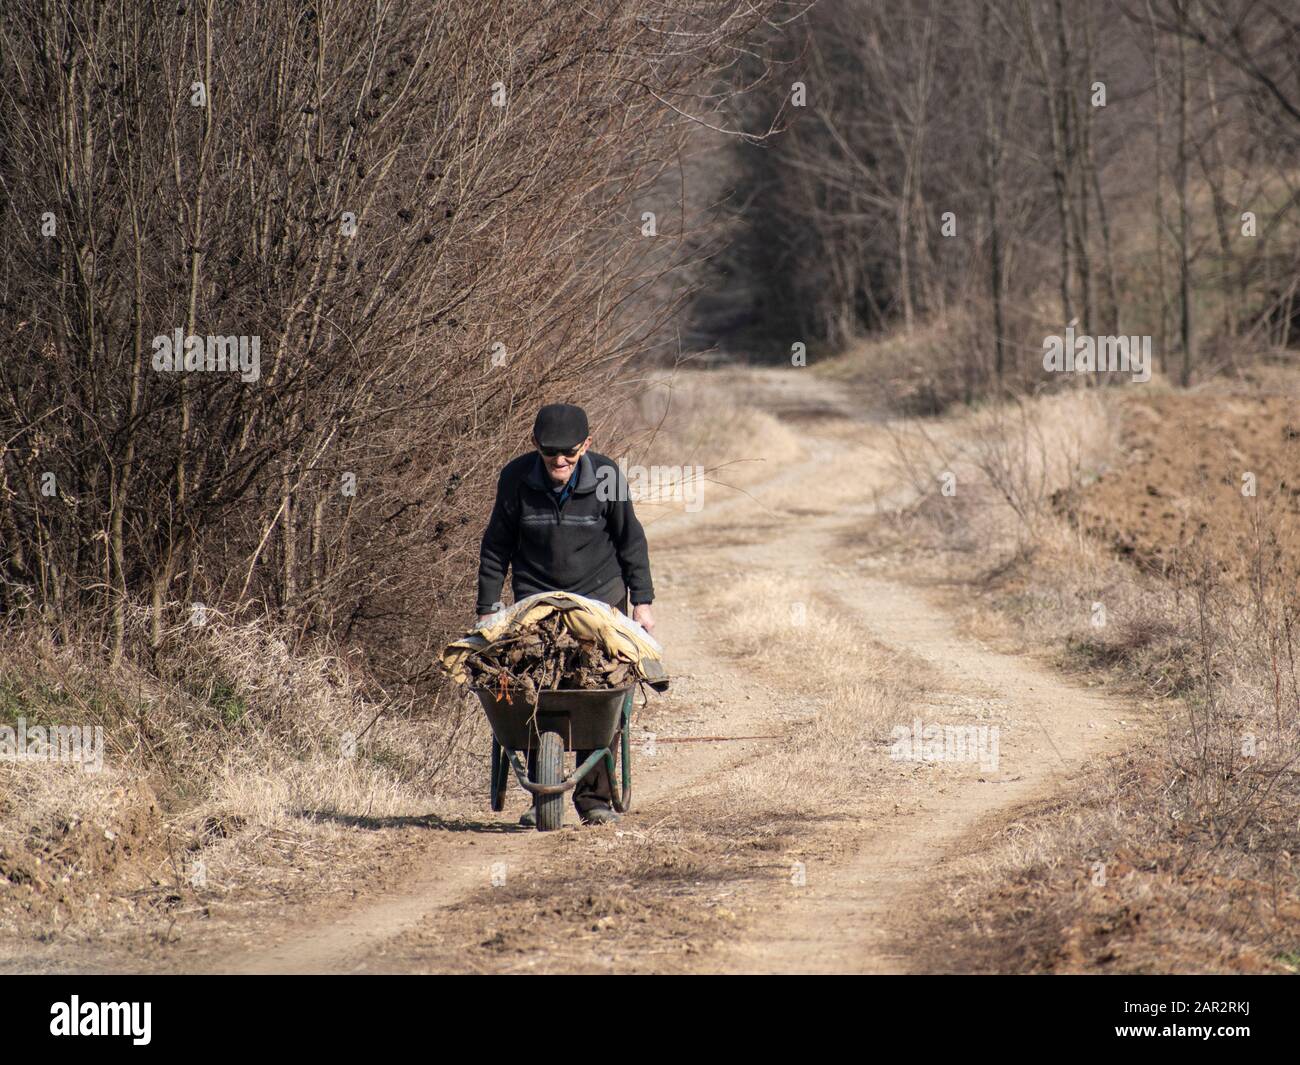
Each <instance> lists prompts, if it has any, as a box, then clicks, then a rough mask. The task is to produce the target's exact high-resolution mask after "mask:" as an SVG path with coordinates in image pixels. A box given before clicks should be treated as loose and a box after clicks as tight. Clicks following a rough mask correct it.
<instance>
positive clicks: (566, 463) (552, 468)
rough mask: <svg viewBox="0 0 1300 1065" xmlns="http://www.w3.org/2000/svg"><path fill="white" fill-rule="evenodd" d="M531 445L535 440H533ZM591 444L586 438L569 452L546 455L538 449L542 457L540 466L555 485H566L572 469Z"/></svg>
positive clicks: (588, 438) (589, 439) (589, 438)
mask: <svg viewBox="0 0 1300 1065" xmlns="http://www.w3.org/2000/svg"><path fill="white" fill-rule="evenodd" d="M533 443H534V444H536V443H537V440H536V439H535V438H534V440H533ZM590 444H591V437H587V439H586V440H584V441H583V442H582V443H581V444H579V445H578V446H577V447H576V448H574V449H573V450H571V451H561V452H560V453H559V454H558V455H557V454H549V455H548V454H547V453H546V452H545V451H542V449H541V447H538V449H537V450H538V452H540V454H541V456H542V465H543V466H545V467H546V472H547V473H549V474H550V475H551V480H552V481H554V482H555V484H557V485H561V484H567V483H568V481H569V478H570V477H572V476H573V467H574V466H576V465H577V464H578V459H580V458H582V456H583V454H584V453H585V452H586V450H587V448H588V447H589V446H590Z"/></svg>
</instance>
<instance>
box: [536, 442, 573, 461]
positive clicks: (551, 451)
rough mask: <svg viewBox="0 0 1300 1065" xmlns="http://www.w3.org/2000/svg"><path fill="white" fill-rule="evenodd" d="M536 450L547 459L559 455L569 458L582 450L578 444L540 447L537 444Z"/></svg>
mask: <svg viewBox="0 0 1300 1065" xmlns="http://www.w3.org/2000/svg"><path fill="white" fill-rule="evenodd" d="M537 450H538V451H540V452H541V453H542V454H543V455H545V456H546V457H547V458H548V459H553V458H558V457H559V456H560V455H563V456H564V457H565V458H566V459H571V458H574V457H575V456H576V455H577V454H578V452H579V451H581V450H582V445H581V444H579V445H578V446H577V447H542V446H541V445H540V444H539V445H538V447H537Z"/></svg>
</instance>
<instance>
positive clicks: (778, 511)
mask: <svg viewBox="0 0 1300 1065" xmlns="http://www.w3.org/2000/svg"><path fill="white" fill-rule="evenodd" d="M781 413H782V415H783V416H785V415H790V414H791V412H790V411H788V410H782V411H781ZM796 414H797V411H796ZM791 416H793V415H791ZM823 417H825V415H824V414H823ZM833 423H834V424H830V423H829V422H816V421H812V422H810V421H808V420H806V419H801V420H800V423H799V424H800V429H801V431H802V432H803V433H804V439H805V442H806V445H807V447H806V453H807V457H806V458H805V459H804V460H803V461H801V462H795V463H791V464H789V465H787V466H786V467H785V468H783V469H780V470H776V471H773V472H772V475H771V476H769V477H768V478H767V479H766V480H764V481H763V482H761V483H759V484H758V485H756V486H752V487H751V488H750V489H749V490H748V492H747V493H745V494H736V495H733V496H731V497H728V498H724V499H722V500H718V501H715V502H714V503H713V504H712V505H711V506H710V507H707V508H705V509H704V510H703V511H701V512H700V513H696V514H688V513H681V514H674V515H670V516H665V517H660V518H658V519H656V520H653V521H650V522H647V530H648V533H649V536H650V539H651V546H652V557H653V558H655V560H656V563H655V564H656V573H657V583H659V585H660V595H659V602H660V603H661V605H662V609H661V611H660V615H661V617H660V628H659V635H660V637H661V639H662V640H663V642H664V644H665V647H666V648H667V651H668V661H669V667H670V671H671V672H672V675H673V677H674V687H673V690H672V692H671V693H670V694H669V696H667V697H664V698H663V702H662V703H661V704H659V705H657V706H656V707H655V711H656V713H655V715H654V721H655V727H656V729H658V730H659V735H660V736H662V737H664V738H671V737H672V736H673V735H674V734H678V735H680V733H681V731H682V730H683V729H685V728H687V727H691V728H696V729H698V730H701V731H704V732H705V733H708V734H725V735H761V734H766V733H768V732H773V733H778V732H779V733H782V734H786V735H788V734H790V732H791V730H793V729H797V728H798V727H800V723H801V722H803V721H807V720H810V719H812V718H814V717H815V715H816V714H817V712H818V706H817V703H816V700H815V699H811V698H809V697H807V696H805V695H804V694H803V693H802V692H800V690H799V685H798V683H797V678H791V679H790V682H789V684H788V685H787V684H786V683H785V682H784V681H778V682H777V683H778V686H779V688H773V686H772V684H771V683H769V682H768V681H767V680H764V679H763V678H762V677H761V676H760V675H759V674H758V673H756V672H755V671H751V670H748V669H746V668H745V666H744V663H743V662H737V661H736V660H735V659H734V658H733V657H731V656H729V655H728V654H726V653H725V652H724V651H723V650H722V648H721V646H720V644H719V642H718V640H717V639H716V634H715V633H713V632H712V631H711V630H710V627H709V625H710V623H709V622H706V620H705V615H706V613H707V610H708V605H709V603H708V588H709V587H710V585H711V583H716V582H718V581H720V580H725V579H727V574H729V573H736V574H741V573H748V574H753V573H767V574H771V575H774V576H775V577H777V578H778V579H789V580H790V581H792V582H793V581H799V582H803V583H805V584H807V585H808V586H810V587H811V588H812V589H813V591H814V593H815V594H816V595H817V596H818V597H819V599H820V600H821V601H822V603H824V604H826V605H828V606H829V607H830V608H831V609H833V610H834V611H835V612H836V614H837V615H839V616H841V617H844V618H847V619H849V620H850V621H851V622H852V624H854V625H855V626H857V627H859V628H860V629H862V630H863V631H864V632H867V633H870V634H871V635H872V637H873V638H875V639H877V640H879V641H881V642H882V643H884V644H886V645H888V646H891V647H895V648H898V649H899V650H901V651H903V652H905V653H907V654H910V655H914V656H918V657H920V658H923V659H925V660H926V661H927V662H929V663H930V666H931V667H932V674H933V676H934V677H935V683H934V685H933V688H932V690H927V691H926V692H925V693H924V700H923V701H924V705H921V706H918V707H917V713H918V716H919V717H921V718H922V719H923V720H924V721H925V722H926V723H932V722H934V723H944V722H945V719H947V720H953V714H952V711H953V708H954V707H962V708H968V707H970V706H974V705H978V707H979V708H980V714H981V715H983V719H986V720H987V721H988V722H989V723H990V724H997V725H998V726H999V728H1000V729H1001V730H1002V731H1003V734H1004V736H1005V739H1004V740H1003V743H1002V746H1001V751H1000V765H999V768H998V771H997V772H993V773H980V772H978V771H977V770H976V768H975V767H970V768H971V772H969V773H965V774H962V773H960V772H957V773H953V772H945V773H944V774H943V775H942V776H941V777H935V778H934V779H933V781H931V780H930V778H928V777H926V776H925V775H924V773H922V774H921V777H920V778H919V779H920V780H921V784H920V792H921V795H920V799H919V801H917V802H914V803H912V805H911V808H910V809H908V810H907V811H904V812H903V813H901V814H898V815H897V816H893V817H889V818H883V819H882V818H881V817H880V816H879V813H880V810H881V809H882V808H883V806H884V805H885V804H887V803H888V801H889V800H890V799H891V797H892V795H891V793H888V789H886V791H885V792H883V793H879V794H872V795H868V796H863V797H862V802H861V803H860V804H858V803H852V804H850V805H851V806H853V807H854V808H852V809H846V810H845V811H844V815H845V816H844V818H843V819H842V822H841V823H838V824H837V825H835V826H833V827H832V828H831V829H828V830H827V831H830V832H832V833H833V834H835V835H837V836H838V837H840V838H839V843H840V844H841V847H840V853H841V854H842V855H847V856H846V857H841V858H839V859H837V860H832V861H827V862H824V863H815V864H814V865H813V866H812V867H811V868H809V869H808V871H807V886H806V887H804V888H799V889H793V890H792V889H791V888H790V887H789V885H784V884H781V883H779V882H777V881H775V880H774V879H773V878H772V877H771V876H770V875H769V876H767V877H766V879H764V878H763V877H758V878H755V879H753V880H747V881H744V882H743V883H742V884H741V885H740V887H739V890H743V892H744V893H745V894H746V895H747V897H748V901H749V902H750V903H752V904H753V905H752V906H751V907H750V909H751V910H752V911H754V912H756V913H757V914H758V916H757V918H756V919H754V920H752V921H751V922H750V923H749V925H748V927H746V928H745V929H743V930H738V931H739V934H738V936H736V937H734V938H733V939H732V941H731V942H730V945H729V946H728V947H727V948H726V949H725V950H724V951H722V952H721V953H720V954H715V955H711V956H710V955H706V956H705V957H703V958H702V959H701V961H700V962H699V964H698V966H697V968H698V969H699V970H701V971H717V970H722V971H731V972H896V971H906V970H907V969H908V968H909V960H908V959H909V937H911V936H913V935H915V934H918V931H920V932H923V923H924V918H925V914H924V913H923V912H921V911H920V909H919V907H920V905H921V904H922V902H923V900H924V899H925V898H926V894H927V892H928V891H929V890H930V888H931V886H932V885H933V884H934V882H935V880H936V878H937V877H939V876H940V875H942V874H944V873H946V872H947V871H948V870H949V869H950V868H953V867H954V863H957V862H961V861H964V860H968V859H970V858H971V857H972V856H976V855H978V854H979V852H980V850H981V849H982V843H983V841H984V840H986V839H987V838H988V835H989V833H990V832H992V831H995V830H996V829H997V828H998V827H1000V826H1001V825H1003V824H1005V823H1007V821H1008V820H1009V819H1011V818H1013V817H1014V811H1015V809H1016V808H1017V807H1018V806H1019V805H1020V804H1022V803H1024V802H1025V801H1027V800H1029V799H1032V798H1035V797H1038V796H1042V795H1047V794H1050V793H1052V792H1053V791H1055V790H1059V788H1060V787H1061V785H1062V782H1063V781H1064V780H1065V779H1066V778H1067V777H1068V775H1069V774H1070V773H1071V772H1074V771H1076V770H1077V769H1078V768H1079V767H1080V766H1081V765H1082V764H1083V763H1084V762H1085V760H1086V759H1087V758H1089V757H1091V756H1093V755H1095V754H1097V753H1100V752H1102V751H1105V750H1107V749H1110V748H1112V747H1113V746H1114V745H1115V744H1116V742H1117V738H1118V737H1119V736H1120V735H1121V733H1122V728H1121V725H1120V722H1121V720H1123V719H1126V718H1127V719H1132V718H1133V717H1134V716H1135V713H1134V711H1133V709H1132V708H1131V707H1128V706H1126V705H1125V704H1122V703H1119V702H1116V701H1113V700H1108V699H1104V698H1102V697H1101V696H1099V695H1098V694H1097V693H1095V692H1091V691H1087V690H1084V689H1082V688H1079V687H1076V686H1074V685H1072V684H1070V683H1069V682H1067V681H1065V680H1063V679H1062V678H1060V677H1058V676H1056V675H1054V674H1052V673H1051V672H1050V671H1048V670H1047V669H1045V668H1043V667H1040V666H1038V665H1037V664H1035V663H1034V662H1032V661H1030V660H1028V659H1025V658H1021V657H1017V656H1013V655H1007V654H1003V653H1000V652H997V651H993V650H990V649H988V648H986V647H984V646H982V645H981V644H979V643H978V642H976V641H974V640H972V639H969V638H967V637H964V636H963V635H961V634H960V633H959V632H958V631H957V629H956V626H955V623H954V621H953V619H952V616H951V615H950V613H949V612H948V611H947V610H945V609H944V608H943V607H941V606H938V605H935V604H934V603H932V602H931V601H929V600H928V599H927V598H926V596H925V595H924V594H923V592H922V590H921V589H918V588H916V587H913V586H911V585H908V584H906V583H902V582H899V581H895V580H892V579H888V578H886V577H881V576H877V575H872V574H870V573H867V572H865V571H864V570H863V568H862V567H860V566H859V565H857V559H855V558H854V554H855V552H854V549H853V533H854V531H855V527H857V526H859V525H860V524H861V522H862V521H863V520H864V519H866V518H868V517H869V516H870V515H872V514H874V513H875V512H876V510H877V508H878V507H882V506H887V505H891V504H889V503H887V502H882V500H889V499H892V500H893V501H894V504H892V505H896V504H897V502H899V501H900V500H903V499H905V498H906V496H907V492H906V489H903V488H901V487H900V486H899V485H897V484H895V483H893V482H892V480H891V478H890V476H889V474H888V471H887V470H886V469H885V466H886V465H887V464H886V463H885V461H884V460H883V457H882V453H881V451H880V448H879V441H878V439H876V440H875V441H874V446H873V444H867V443H863V442H862V441H859V440H856V439H855V438H854V432H855V430H854V429H853V425H854V424H855V423H853V422H846V421H845V420H844V419H833ZM856 424H858V425H859V426H860V427H861V429H862V430H863V432H862V436H863V438H864V439H865V438H866V437H867V436H869V435H870V430H869V428H868V425H867V423H866V422H859V423H856ZM873 453H874V457H873ZM846 479H847V480H846ZM832 482H833V483H834V486H835V491H834V492H831V493H829V494H826V493H823V492H819V491H818V488H819V486H822V487H825V486H827V485H828V484H831V483H832ZM846 486H847V488H846ZM792 490H793V492H794V493H795V495H796V503H794V504H792V503H791V501H790V495H791V492H792ZM882 490H883V493H884V494H883V496H882ZM798 497H805V498H798ZM661 574H662V576H661ZM956 718H957V720H960V721H964V720H966V718H965V717H963V716H962V715H961V714H958V715H956ZM954 723H956V722H955V721H954ZM900 724H906V723H904V722H900ZM763 743H764V741H745V742H737V743H718V744H712V743H699V744H693V743H692V744H681V745H669V744H665V745H664V746H663V747H661V748H660V753H659V754H658V755H657V756H656V757H654V758H652V759H647V758H646V757H643V756H641V754H640V752H638V751H636V750H634V776H635V785H636V806H635V808H634V811H633V814H632V815H631V816H630V817H629V818H628V819H626V820H625V821H624V822H623V825H622V826H620V827H619V829H617V830H612V829H600V830H582V829H579V828H577V827H575V826H573V824H572V821H573V814H572V811H571V810H569V811H566V819H567V821H568V825H569V827H566V829H565V830H564V831H563V832H561V833H554V834H546V835H542V834H539V833H536V832H532V831H517V832H516V831H511V830H509V829H508V827H506V826H508V825H509V824H510V823H511V822H512V821H513V820H514V818H515V817H516V816H517V814H518V809H515V810H514V812H513V813H503V814H501V815H488V816H495V817H496V818H499V821H493V822H491V823H490V824H491V827H492V828H496V829H498V831H497V832H484V831H465V832H457V833H454V834H452V833H448V835H447V838H444V839H439V840H437V841H436V842H435V843H433V844H432V845H431V847H430V853H429V855H428V857H427V859H425V860H423V861H422V863H421V866H420V869H419V871H418V872H417V873H416V874H415V876H414V877H413V878H412V880H411V882H410V886H409V887H407V888H403V889H402V890H399V891H396V892H391V893H388V894H385V895H382V896H379V897H374V898H371V899H369V900H364V901H362V902H360V903H359V904H358V905H356V906H354V907H352V908H350V909H349V910H347V911H346V912H344V913H343V914H341V915H338V916H333V917H329V918H327V919H325V920H324V921H317V922H315V923H304V925H303V926H301V927H299V928H298V929H297V930H295V931H293V932H292V933H289V934H286V936H285V937H284V938H283V941H282V942H280V943H277V944H276V945H274V946H273V947H270V948H268V949H265V950H262V951H260V952H257V953H255V954H251V955H250V954H247V953H242V954H240V955H238V956H235V957H231V958H228V959H227V961H226V963H225V964H224V965H222V966H219V967H218V968H221V969H223V970H224V971H238V972H331V971H333V972H338V971H357V970H358V969H360V970H362V971H383V970H387V971H404V970H409V969H416V970H429V969H431V970H433V971H441V970H442V969H444V968H447V967H449V966H448V962H449V956H448V955H446V954H445V953H442V951H444V950H445V949H446V948H443V947H440V946H439V945H438V944H437V943H436V942H435V943H434V944H433V945H428V944H425V943H420V944H417V945H416V946H415V947H411V946H410V945H409V943H408V944H407V945H406V946H405V947H404V950H403V951H402V952H399V955H398V957H397V958H395V959H393V961H392V962H389V961H388V960H386V945H387V944H390V943H392V942H393V941H395V940H397V939H399V937H402V936H403V935H404V933H407V932H409V931H411V930H413V929H416V928H419V927H420V926H421V925H426V926H429V927H433V928H437V927H440V926H439V924H438V922H439V921H442V922H446V921H448V920H449V919H450V917H451V915H452V914H453V912H454V910H455V908H456V907H457V906H458V905H459V904H461V903H464V902H466V901H467V900H477V903H478V905H480V907H483V906H486V907H489V908H490V907H491V906H492V902H491V899H492V892H493V888H492V887H491V885H490V869H491V867H492V865H493V864H494V863H496V862H502V863H505V865H506V866H507V867H508V869H509V875H510V877H511V878H512V882H515V883H518V882H521V881H522V882H524V883H527V882H528V880H529V879H530V878H536V879H537V881H538V882H539V884H542V883H545V878H546V877H547V876H552V877H553V876H554V875H555V871H556V869H557V867H562V866H563V864H564V859H563V858H562V856H561V853H560V852H561V848H562V846H563V844H564V843H565V842H566V841H569V840H572V839H573V838H574V837H573V836H572V835H571V833H575V832H583V833H584V835H582V836H579V837H577V838H578V839H580V840H582V841H584V843H585V841H587V840H591V841H593V845H598V844H597V843H596V841H599V840H601V838H602V834H603V833H606V832H610V831H622V830H624V829H628V830H633V831H635V830H636V826H637V824H638V822H640V823H641V824H643V825H645V824H651V823H661V822H663V821H665V820H673V819H677V820H688V819H689V814H690V810H691V802H692V798H691V796H692V793H693V792H694V791H695V790H697V789H700V788H708V787H709V786H710V785H711V783H712V782H713V781H715V780H716V779H717V778H718V776H719V774H722V773H726V772H728V771H729V770H730V769H731V768H732V767H735V766H738V765H740V764H743V763H744V762H746V761H747V760H750V759H752V758H754V757H755V756H756V755H761V753H762V751H763ZM875 756H877V757H887V755H882V754H879V753H877V754H876V755H875ZM828 771H830V770H828ZM898 787H899V789H900V790H899V794H900V796H901V795H902V794H903V791H902V788H903V784H902V783H900V784H899V785H898ZM911 787H912V791H911V792H909V793H908V795H909V796H913V797H914V796H915V794H916V792H917V787H916V786H915V785H911ZM519 794H520V793H519V791H518V789H517V788H513V789H512V795H513V796H515V797H516V798H515V799H514V803H515V804H518V805H520V806H521V804H520V800H519V799H518V796H519ZM895 809H896V810H897V809H899V807H898V806H895ZM873 825H874V826H875V827H872V826H873ZM463 827H465V828H470V829H472V828H475V827H481V828H486V827H489V822H487V821H485V822H482V823H476V824H466V825H465V826H463ZM502 829H504V830H502ZM819 831H820V830H819ZM502 920H503V921H508V920H509V916H508V914H504V913H503V916H502ZM442 927H445V923H444V925H443V926H442ZM407 938H408V939H409V938H410V937H407ZM501 964H502V965H503V966H504V965H506V964H507V963H506V962H502V963H501ZM509 965H510V967H511V969H512V971H518V969H520V968H527V966H528V962H527V959H524V960H523V961H520V960H518V959H513V960H511V961H510V962H509Z"/></svg>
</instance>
